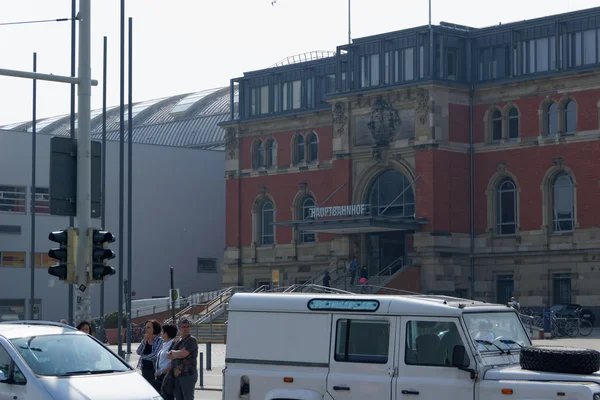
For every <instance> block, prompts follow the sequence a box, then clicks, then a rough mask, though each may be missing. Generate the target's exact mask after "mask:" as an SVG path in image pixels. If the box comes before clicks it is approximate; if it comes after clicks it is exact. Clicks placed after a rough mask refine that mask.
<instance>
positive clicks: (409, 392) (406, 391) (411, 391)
mask: <svg viewBox="0 0 600 400" xmlns="http://www.w3.org/2000/svg"><path fill="white" fill-rule="evenodd" d="M402 394H419V392H417V391H416V390H403V391H402Z"/></svg>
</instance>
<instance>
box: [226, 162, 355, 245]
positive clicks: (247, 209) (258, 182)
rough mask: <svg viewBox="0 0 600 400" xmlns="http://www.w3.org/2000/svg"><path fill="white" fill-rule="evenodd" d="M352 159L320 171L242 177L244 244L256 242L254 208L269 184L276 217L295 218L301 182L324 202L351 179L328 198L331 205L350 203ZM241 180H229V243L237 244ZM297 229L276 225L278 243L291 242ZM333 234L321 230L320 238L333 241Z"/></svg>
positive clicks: (227, 237)
mask: <svg viewBox="0 0 600 400" xmlns="http://www.w3.org/2000/svg"><path fill="white" fill-rule="evenodd" d="M350 176H351V162H350V160H338V161H334V162H333V168H332V169H324V170H317V171H306V172H299V173H289V174H281V175H271V176H268V175H267V176H259V177H252V178H243V179H242V185H241V187H242V245H243V246H249V245H250V244H251V243H252V208H253V206H254V202H255V200H256V197H257V196H258V195H259V194H260V188H261V187H262V186H266V187H267V193H268V194H269V195H270V196H271V197H272V198H273V200H274V201H275V208H276V214H275V220H276V221H280V222H281V221H292V220H293V219H294V218H293V217H294V215H293V210H292V205H293V201H294V197H295V196H296V194H297V193H298V191H299V190H300V183H302V182H306V183H308V189H309V190H310V191H312V192H313V193H314V195H315V197H316V199H315V200H316V202H317V203H320V202H322V201H323V200H325V199H326V198H327V197H329V196H330V195H331V194H332V193H333V191H334V190H336V189H337V188H338V187H339V186H340V185H342V184H343V183H344V182H346V181H347V182H348V184H346V185H345V186H344V187H343V188H342V189H340V191H338V192H337V193H336V194H335V196H333V197H332V198H331V199H329V201H328V202H327V205H328V206H335V205H347V204H351V201H352V185H351V182H350ZM237 185H238V180H237V179H231V180H228V181H227V187H226V190H227V192H226V196H227V210H230V211H228V212H227V220H226V222H227V228H226V230H227V233H226V241H227V242H226V245H227V246H237V244H238V239H237V229H238V219H237V193H238V189H237V188H238V186H237ZM292 235H293V230H292V228H289V227H283V226H277V227H276V228H275V240H276V242H277V243H290V242H291V241H292ZM331 238H332V235H326V234H319V241H321V242H323V241H330V240H331Z"/></svg>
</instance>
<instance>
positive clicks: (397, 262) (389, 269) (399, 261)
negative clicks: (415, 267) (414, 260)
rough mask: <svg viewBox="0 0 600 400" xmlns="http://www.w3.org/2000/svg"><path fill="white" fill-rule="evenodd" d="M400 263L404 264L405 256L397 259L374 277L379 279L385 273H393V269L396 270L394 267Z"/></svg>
mask: <svg viewBox="0 0 600 400" xmlns="http://www.w3.org/2000/svg"><path fill="white" fill-rule="evenodd" d="M399 263H400V264H404V256H401V257H398V258H397V259H395V260H394V261H392V262H391V263H390V265H388V266H387V267H385V268H384V269H382V270H381V271H379V272H378V273H377V274H376V275H375V276H374V278H378V277H380V276H382V275H383V273H384V272H387V271H391V270H392V268H394V267H395V266H396V265H398V264H399ZM402 266H404V265H402Z"/></svg>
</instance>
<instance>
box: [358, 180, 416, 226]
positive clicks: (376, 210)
mask: <svg viewBox="0 0 600 400" xmlns="http://www.w3.org/2000/svg"><path fill="white" fill-rule="evenodd" d="M369 202H370V204H371V214H372V215H373V216H377V215H394V216H401V217H412V216H414V215H415V195H414V192H413V188H412V187H411V184H410V181H409V180H408V179H407V178H406V176H405V175H404V174H403V173H402V172H400V171H398V170H395V169H392V170H388V171H386V172H384V173H383V174H381V175H379V177H378V178H377V180H376V181H375V182H374V183H373V185H372V186H371V191H370V193H369ZM388 206H389V207H388ZM386 208H387V210H386ZM384 210H385V213H384Z"/></svg>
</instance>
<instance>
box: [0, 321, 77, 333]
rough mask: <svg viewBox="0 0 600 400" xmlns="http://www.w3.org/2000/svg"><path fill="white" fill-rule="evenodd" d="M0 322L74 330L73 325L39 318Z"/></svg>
mask: <svg viewBox="0 0 600 400" xmlns="http://www.w3.org/2000/svg"><path fill="white" fill-rule="evenodd" d="M0 324H4V325H38V326H56V327H60V328H67V329H71V330H74V331H76V330H77V329H76V328H75V327H72V326H71V325H65V324H61V323H60V322H53V321H40V320H18V321H2V322H0Z"/></svg>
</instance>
